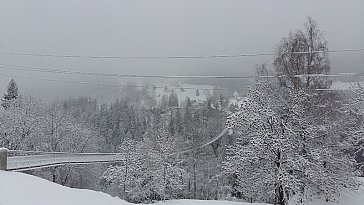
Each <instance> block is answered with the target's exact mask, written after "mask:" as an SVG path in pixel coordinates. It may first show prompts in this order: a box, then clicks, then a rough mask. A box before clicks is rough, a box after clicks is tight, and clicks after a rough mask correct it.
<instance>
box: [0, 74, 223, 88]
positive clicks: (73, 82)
mask: <svg viewBox="0 0 364 205" xmlns="http://www.w3.org/2000/svg"><path fill="white" fill-rule="evenodd" d="M0 76H8V77H16V78H23V79H30V80H42V81H49V82H59V83H66V84H81V85H97V86H114V87H133V88H142V87H143V85H126V84H109V83H94V82H87V81H68V80H58V79H50V78H38V77H31V76H22V75H10V74H3V73H0ZM152 88H153V89H155V88H163V89H164V88H165V87H164V86H152ZM169 88H172V89H184V90H196V89H201V88H196V87H169ZM203 90H212V91H213V90H227V89H224V88H205V89H203Z"/></svg>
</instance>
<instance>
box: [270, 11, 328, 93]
mask: <svg viewBox="0 0 364 205" xmlns="http://www.w3.org/2000/svg"><path fill="white" fill-rule="evenodd" d="M313 51H314V52H313ZM317 51H320V52H317ZM327 51H328V46H327V41H326V40H325V39H324V37H323V34H322V32H321V31H320V29H319V27H318V25H317V23H316V21H315V20H314V19H312V18H311V17H308V19H307V22H306V23H305V24H304V28H303V29H300V30H297V31H296V32H294V33H290V34H289V36H288V37H287V38H283V39H282V40H281V42H280V43H279V45H278V48H277V53H278V55H277V57H276V58H275V59H274V63H273V65H274V67H275V70H276V72H277V75H278V76H280V77H279V79H278V80H279V81H280V83H281V85H283V86H285V87H290V88H305V89H315V88H329V87H330V86H331V80H330V79H328V78H324V77H322V76H319V77H314V76H311V75H315V74H328V73H329V72H330V63H329V58H328V52H327ZM297 52H298V53H297ZM300 52H303V53H300ZM310 52H312V53H310ZM297 75H301V76H300V77H297Z"/></svg>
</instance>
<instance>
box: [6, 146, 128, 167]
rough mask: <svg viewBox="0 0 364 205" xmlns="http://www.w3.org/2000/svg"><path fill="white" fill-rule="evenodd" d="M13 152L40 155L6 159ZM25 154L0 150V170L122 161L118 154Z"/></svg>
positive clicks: (122, 158) (13, 151)
mask: <svg viewBox="0 0 364 205" xmlns="http://www.w3.org/2000/svg"><path fill="white" fill-rule="evenodd" d="M15 152H16V153H25V152H28V153H38V154H40V155H30V156H13V157H8V153H15ZM25 152H24V151H16V150H7V149H6V148H0V170H7V171H25V170H31V169H38V168H44V167H52V166H59V165H66V164H90V163H112V162H120V161H123V160H124V157H123V156H122V155H121V154H120V153H64V152H63V153H62V152H33V151H30V152H29V151H25Z"/></svg>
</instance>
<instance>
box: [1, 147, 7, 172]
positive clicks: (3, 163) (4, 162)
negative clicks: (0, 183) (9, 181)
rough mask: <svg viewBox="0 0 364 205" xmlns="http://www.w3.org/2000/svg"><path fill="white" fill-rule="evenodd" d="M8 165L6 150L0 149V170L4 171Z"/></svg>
mask: <svg viewBox="0 0 364 205" xmlns="http://www.w3.org/2000/svg"><path fill="white" fill-rule="evenodd" d="M7 164H8V149H6V148H0V170H6V169H7Z"/></svg>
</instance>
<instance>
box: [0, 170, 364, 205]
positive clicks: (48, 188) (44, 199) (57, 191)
mask: <svg viewBox="0 0 364 205" xmlns="http://www.w3.org/2000/svg"><path fill="white" fill-rule="evenodd" d="M361 180H362V181H363V182H364V179H363V178H362V179H361ZM84 204H87V205H100V204H104V205H131V203H128V202H126V201H123V200H121V199H119V198H114V197H111V196H110V195H107V194H105V193H102V192H97V191H91V190H84V189H73V188H68V187H64V186H61V185H58V184H55V183H52V182H49V181H47V180H45V179H41V178H38V177H35V176H31V175H27V174H23V173H18V172H5V171H0V205H84ZM258 204H259V205H263V204H260V203H252V204H251V203H244V202H231V201H204V200H187V199H183V200H171V201H166V202H159V203H157V205H258ZM307 204H308V205H338V204H350V205H363V204H364V187H361V189H360V190H358V191H356V192H350V191H343V193H342V195H341V197H340V199H339V203H332V202H331V203H326V202H325V201H324V200H320V199H316V200H313V201H310V202H308V203H307Z"/></svg>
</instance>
